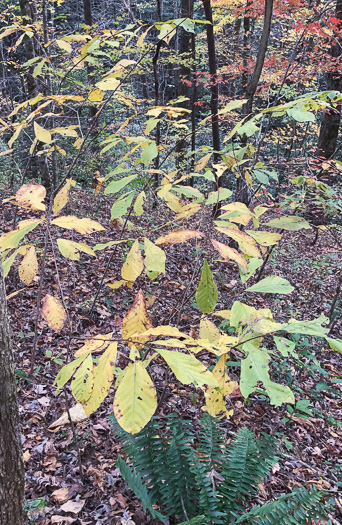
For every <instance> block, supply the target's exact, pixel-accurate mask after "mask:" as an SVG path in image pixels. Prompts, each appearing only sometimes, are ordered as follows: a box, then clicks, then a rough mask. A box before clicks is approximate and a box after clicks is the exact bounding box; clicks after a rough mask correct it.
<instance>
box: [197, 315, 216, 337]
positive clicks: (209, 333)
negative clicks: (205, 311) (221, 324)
mask: <svg viewBox="0 0 342 525" xmlns="http://www.w3.org/2000/svg"><path fill="white" fill-rule="evenodd" d="M199 336H200V339H207V340H208V341H209V343H215V342H216V341H218V340H219V339H220V337H221V332H220V330H219V329H218V328H217V326H216V325H214V323H212V322H211V321H209V319H208V318H207V317H202V319H201V321H200V332H199Z"/></svg>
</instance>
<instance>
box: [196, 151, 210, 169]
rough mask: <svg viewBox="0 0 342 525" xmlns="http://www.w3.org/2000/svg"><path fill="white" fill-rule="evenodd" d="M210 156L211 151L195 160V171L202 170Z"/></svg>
mask: <svg viewBox="0 0 342 525" xmlns="http://www.w3.org/2000/svg"><path fill="white" fill-rule="evenodd" d="M211 156H212V153H207V154H206V155H204V157H202V158H201V159H199V160H198V161H197V162H196V164H195V169H194V171H195V173H197V172H198V171H201V170H203V169H204V168H205V167H206V165H207V164H208V162H209V160H210V157H211Z"/></svg>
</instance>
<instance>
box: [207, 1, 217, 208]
mask: <svg viewBox="0 0 342 525" xmlns="http://www.w3.org/2000/svg"><path fill="white" fill-rule="evenodd" d="M203 7H204V13H205V18H206V20H207V21H208V22H210V23H209V24H206V30H207V45H208V59H209V73H210V91H211V99H210V112H211V131H212V137H213V148H214V150H215V152H214V161H215V163H217V162H219V161H220V160H221V156H220V154H219V153H218V152H219V151H220V149H221V143H220V127H219V120H218V101H219V90H218V83H217V68H216V51H215V36H214V26H213V13H212V9H211V3H210V0H203ZM214 174H215V179H216V186H217V189H218V188H219V187H220V183H221V181H220V180H219V179H218V178H217V174H216V171H215V170H214ZM219 211H220V203H219V202H218V203H217V204H216V206H214V210H213V215H214V217H217V215H218V213H219Z"/></svg>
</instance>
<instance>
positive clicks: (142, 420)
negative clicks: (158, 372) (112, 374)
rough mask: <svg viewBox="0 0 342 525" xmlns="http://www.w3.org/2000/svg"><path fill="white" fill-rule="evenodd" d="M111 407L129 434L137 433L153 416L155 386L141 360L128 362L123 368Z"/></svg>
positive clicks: (155, 399)
mask: <svg viewBox="0 0 342 525" xmlns="http://www.w3.org/2000/svg"><path fill="white" fill-rule="evenodd" d="M113 407H114V415H115V417H116V419H117V422H118V423H119V425H120V426H121V427H122V428H123V429H124V430H126V432H129V433H131V434H137V433H138V432H139V431H140V430H141V429H142V428H144V426H145V425H146V424H147V423H148V422H149V420H150V419H151V417H152V416H153V414H154V412H155V410H156V408H157V393H156V388H155V386H154V384H153V382H152V379H151V378H150V376H149V374H148V373H147V371H146V369H145V367H144V366H143V364H142V362H141V361H134V362H133V363H129V365H128V366H127V367H126V369H125V370H124V374H123V377H122V378H121V380H120V384H119V386H118V388H117V391H116V393H115V398H114V405H113Z"/></svg>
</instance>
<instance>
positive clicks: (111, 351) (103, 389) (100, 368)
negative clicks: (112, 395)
mask: <svg viewBox="0 0 342 525" xmlns="http://www.w3.org/2000/svg"><path fill="white" fill-rule="evenodd" d="M117 350H118V343H117V342H116V341H115V342H114V343H111V344H110V345H109V346H108V348H107V350H106V351H105V352H104V353H103V354H102V355H101V357H100V359H99V362H98V365H97V366H96V367H95V368H94V370H93V375H94V384H93V388H92V391H91V395H90V397H89V398H88V399H87V401H86V403H83V407H84V410H85V412H86V414H87V415H88V416H89V415H90V414H92V413H93V412H95V410H97V409H98V408H99V406H100V405H101V403H102V401H104V400H105V398H106V397H107V395H108V392H109V389H110V387H111V385H112V383H113V379H114V375H113V374H114V367H115V362H116V357H117Z"/></svg>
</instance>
